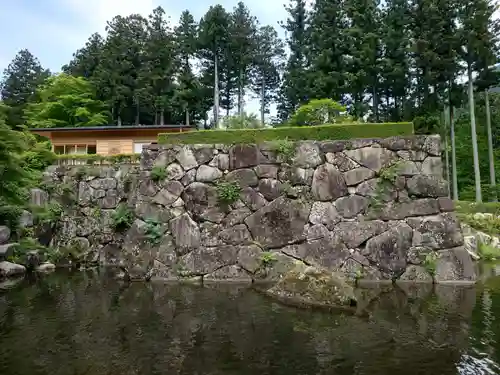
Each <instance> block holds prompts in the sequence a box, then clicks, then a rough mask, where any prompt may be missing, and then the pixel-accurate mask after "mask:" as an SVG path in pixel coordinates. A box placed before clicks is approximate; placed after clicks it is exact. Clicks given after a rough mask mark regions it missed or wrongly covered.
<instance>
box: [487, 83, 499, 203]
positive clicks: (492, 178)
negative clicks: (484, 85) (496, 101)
mask: <svg viewBox="0 0 500 375" xmlns="http://www.w3.org/2000/svg"><path fill="white" fill-rule="evenodd" d="M484 100H485V101H486V130H487V132H488V159H489V162H490V186H491V190H492V194H493V202H496V201H497V194H496V190H495V189H496V178H495V159H494V157H493V135H492V133H491V112H490V97H489V95H488V89H486V90H485V92H484Z"/></svg>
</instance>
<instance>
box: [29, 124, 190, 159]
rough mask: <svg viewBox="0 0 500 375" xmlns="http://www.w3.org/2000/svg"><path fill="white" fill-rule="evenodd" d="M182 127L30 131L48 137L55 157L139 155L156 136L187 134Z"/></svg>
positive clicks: (116, 127)
mask: <svg viewBox="0 0 500 375" xmlns="http://www.w3.org/2000/svg"><path fill="white" fill-rule="evenodd" d="M192 129H193V128H191V127H189V126H185V125H138V126H128V125H127V126H95V127H81V128H45V129H30V130H31V131H32V132H33V133H35V134H38V135H41V136H43V137H47V138H48V139H50V141H51V143H52V150H53V151H54V152H55V153H56V154H98V155H116V154H132V153H140V152H142V147H143V146H144V145H148V144H150V143H152V142H156V141H157V139H158V134H159V133H168V132H183V131H190V130H192Z"/></svg>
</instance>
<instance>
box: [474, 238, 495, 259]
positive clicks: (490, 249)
mask: <svg viewBox="0 0 500 375" xmlns="http://www.w3.org/2000/svg"><path fill="white" fill-rule="evenodd" d="M478 252H479V255H480V256H481V258H482V259H484V260H486V261H493V260H499V259H500V249H499V248H497V247H495V246H492V245H488V244H484V243H481V242H480V243H479V244H478Z"/></svg>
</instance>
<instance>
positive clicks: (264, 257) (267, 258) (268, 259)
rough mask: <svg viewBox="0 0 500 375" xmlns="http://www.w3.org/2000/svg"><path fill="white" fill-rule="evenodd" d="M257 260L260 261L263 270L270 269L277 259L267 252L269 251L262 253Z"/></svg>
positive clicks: (274, 255)
mask: <svg viewBox="0 0 500 375" xmlns="http://www.w3.org/2000/svg"><path fill="white" fill-rule="evenodd" d="M259 259H260V263H261V264H262V266H263V267H264V268H268V267H271V266H272V265H273V264H274V263H275V262H277V261H278V259H277V258H276V254H274V253H272V252H269V251H263V252H262V253H261V254H260V257H259Z"/></svg>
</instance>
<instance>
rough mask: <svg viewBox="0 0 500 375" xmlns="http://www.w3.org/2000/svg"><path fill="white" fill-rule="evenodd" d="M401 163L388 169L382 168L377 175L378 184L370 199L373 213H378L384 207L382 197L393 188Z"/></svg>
mask: <svg viewBox="0 0 500 375" xmlns="http://www.w3.org/2000/svg"><path fill="white" fill-rule="evenodd" d="M400 170H401V163H400V162H396V163H394V164H392V165H390V166H389V167H385V168H382V169H381V170H380V171H379V172H378V173H377V177H378V178H379V179H378V183H377V186H376V187H375V191H374V194H373V196H371V197H370V201H371V202H370V205H371V206H372V207H373V209H374V210H375V211H379V210H381V209H382V207H383V206H384V205H385V202H384V201H383V199H382V197H383V196H384V195H385V194H387V193H388V189H390V188H391V187H393V186H394V183H395V182H396V178H397V177H398V176H399V172H400Z"/></svg>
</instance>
